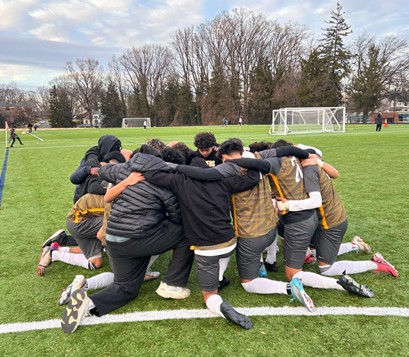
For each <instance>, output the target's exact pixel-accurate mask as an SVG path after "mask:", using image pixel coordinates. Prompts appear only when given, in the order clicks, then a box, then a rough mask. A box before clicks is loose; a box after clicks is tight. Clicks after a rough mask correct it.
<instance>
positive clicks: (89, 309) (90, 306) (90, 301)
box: [88, 298, 95, 311]
mask: <svg viewBox="0 0 409 357" xmlns="http://www.w3.org/2000/svg"><path fill="white" fill-rule="evenodd" d="M88 301H89V303H88V311H91V310H92V309H94V308H95V305H94V303H93V302H92V299H91V298H90V299H89V300H88Z"/></svg>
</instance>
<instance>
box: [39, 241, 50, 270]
mask: <svg viewBox="0 0 409 357" xmlns="http://www.w3.org/2000/svg"><path fill="white" fill-rule="evenodd" d="M51 253H52V250H51V249H50V247H45V248H44V249H43V251H42V253H41V256H40V261H39V262H38V267H37V273H38V275H39V276H43V275H44V272H45V268H47V267H48V266H49V265H50V264H51V263H52V258H51Z"/></svg>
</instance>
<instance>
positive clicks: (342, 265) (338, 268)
mask: <svg viewBox="0 0 409 357" xmlns="http://www.w3.org/2000/svg"><path fill="white" fill-rule="evenodd" d="M376 269H377V265H376V263H374V262H372V261H370V260H363V261H356V262H355V261H348V260H341V261H339V262H335V263H334V264H332V265H331V267H330V268H329V269H327V270H325V271H321V267H320V273H321V274H322V275H326V276H334V275H342V274H343V273H344V272H345V274H357V273H364V272H366V271H369V270H376Z"/></svg>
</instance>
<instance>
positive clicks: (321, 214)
mask: <svg viewBox="0 0 409 357" xmlns="http://www.w3.org/2000/svg"><path fill="white" fill-rule="evenodd" d="M194 145H195V146H196V148H197V150H196V151H193V150H191V149H190V148H189V147H188V146H187V145H186V144H184V143H181V142H176V141H174V142H170V143H168V144H167V145H165V143H163V142H162V141H161V140H160V139H151V140H149V141H148V142H147V143H146V144H144V145H142V146H141V147H139V148H137V149H136V150H135V151H133V152H131V151H130V150H123V149H122V147H121V142H120V140H119V139H118V138H116V137H115V136H113V135H109V134H108V135H104V136H102V137H101V138H100V139H99V141H98V145H97V146H94V147H91V148H90V149H89V150H88V151H87V152H86V153H85V156H84V157H83V159H82V160H81V162H80V165H79V167H78V168H77V170H75V172H74V173H73V174H72V175H71V182H72V183H73V184H75V185H76V189H75V193H74V205H73V207H72V209H71V210H70V212H69V213H68V215H67V218H66V226H67V229H68V232H69V234H67V233H66V231H65V230H64V229H60V230H58V231H57V232H55V233H54V234H53V235H52V236H51V237H49V238H48V239H47V240H46V241H45V242H44V244H43V246H42V254H41V257H40V261H39V264H38V275H40V276H42V275H44V273H45V269H46V268H47V267H48V266H50V264H51V263H52V262H55V261H61V262H65V263H67V264H72V265H77V266H81V267H83V268H85V269H90V270H92V269H97V268H100V267H101V266H102V264H103V254H104V252H106V253H107V255H108V258H109V263H110V266H111V268H112V273H110V272H105V273H102V274H99V275H95V276H93V277H90V278H87V279H86V278H85V277H84V276H83V275H77V276H76V277H75V279H74V280H73V282H72V283H71V284H70V285H69V286H68V287H67V288H66V289H65V290H64V291H63V292H62V294H61V296H60V297H59V300H58V303H59V304H60V305H64V304H68V306H67V308H66V310H65V311H64V313H63V315H62V318H61V327H62V329H63V330H64V332H67V333H72V332H74V331H75V330H76V329H77V327H78V326H79V324H80V323H81V321H82V320H83V318H84V317H85V316H89V315H95V316H102V315H105V314H108V313H109V312H111V311H113V310H115V309H117V308H119V307H121V306H124V305H125V304H127V303H128V302H130V301H132V300H133V299H134V298H135V297H136V296H137V295H138V292H139V290H140V288H141V285H142V283H143V282H144V281H148V280H153V279H156V278H158V277H159V276H160V273H159V272H154V271H151V265H152V264H153V263H154V261H155V259H156V258H157V257H158V256H159V255H160V254H162V253H165V252H167V251H172V256H171V258H170V261H169V265H168V269H167V272H166V275H165V277H164V278H163V280H162V281H161V283H160V285H159V287H158V289H157V290H156V293H157V294H158V295H160V296H161V297H163V298H168V299H185V298H187V297H188V296H189V295H190V290H189V289H188V288H187V287H186V286H187V283H188V279H189V275H190V271H191V267H192V263H193V260H195V261H196V266H197V274H198V280H199V284H200V288H201V291H202V295H203V299H204V303H205V304H206V306H207V308H208V309H209V310H210V311H211V312H213V313H214V314H216V315H219V316H221V317H224V318H225V319H226V320H228V321H230V322H231V323H233V324H237V325H239V326H241V327H242V328H244V329H250V328H252V326H253V324H252V321H251V320H250V319H249V318H248V317H247V316H245V315H244V314H242V313H240V312H238V311H237V310H235V309H234V308H233V307H232V306H231V305H230V304H229V303H228V302H227V301H225V300H223V298H222V297H221V296H220V295H219V291H220V289H222V288H224V287H225V286H227V285H228V284H229V283H230V280H229V278H228V277H226V276H225V275H224V273H225V271H226V269H227V266H228V263H229V260H230V257H231V255H232V254H233V253H234V252H235V254H236V262H237V268H238V274H239V277H240V282H241V285H242V287H243V289H244V290H245V291H246V292H248V293H255V294H283V295H289V296H290V297H291V299H293V300H298V301H299V302H300V303H301V304H302V305H303V306H305V308H306V309H308V311H310V312H314V311H315V310H316V308H315V305H314V302H313V301H312V299H311V298H310V297H309V296H308V294H307V293H306V291H305V290H304V286H308V287H312V288H322V289H335V290H341V291H344V292H349V293H352V294H356V295H359V296H362V297H367V298H371V297H374V292H373V291H372V290H371V289H370V288H368V287H367V286H366V285H362V284H359V283H357V282H356V281H355V280H354V279H352V278H351V277H350V274H356V273H362V272H366V271H370V270H372V271H376V272H383V273H386V274H390V275H392V276H394V277H397V276H398V273H397V271H396V269H395V268H394V266H393V265H391V264H390V263H388V262H387V261H386V260H385V259H384V258H383V257H382V255H381V254H379V253H376V254H375V255H373V256H372V259H371V260H365V261H342V260H340V261H337V256H338V255H342V254H345V253H347V252H351V251H363V252H365V253H369V252H370V251H371V248H370V246H369V245H368V244H367V243H365V242H364V241H363V240H362V239H361V238H360V237H359V236H355V237H354V238H353V239H352V241H351V242H349V243H342V241H343V238H344V235H345V233H346V230H347V226H348V221H347V214H346V212H345V208H344V206H343V203H342V201H341V199H340V197H339V196H338V194H337V192H336V190H335V188H334V185H333V182H332V180H333V179H335V178H336V177H338V176H339V174H338V171H337V170H336V168H335V167H333V166H332V165H330V164H329V163H327V162H325V161H323V157H322V156H323V154H322V152H321V151H320V150H319V149H318V148H313V147H309V146H306V145H302V144H298V145H293V144H291V143H288V142H286V141H284V140H277V141H276V142H274V143H271V142H255V143H253V144H251V145H250V146H249V147H248V148H244V147H243V143H242V141H241V140H240V139H238V138H233V139H229V140H226V141H225V142H223V143H221V144H220V145H219V144H218V143H217V141H216V138H215V136H214V135H213V134H212V133H209V132H202V133H198V134H197V135H196V136H195V138H194ZM276 237H279V238H280V239H282V245H283V257H284V272H285V275H286V278H287V280H288V282H284V281H277V280H272V279H269V278H267V272H268V271H270V272H276V271H278V267H277V263H276V253H277V250H278V247H277V239H276ZM312 261H316V262H317V265H318V269H319V274H318V273H313V272H305V271H303V270H302V268H303V265H304V264H307V263H310V262H312ZM332 276H337V278H332ZM93 289H98V291H97V292H96V293H94V294H92V295H90V296H88V295H87V291H88V290H93Z"/></svg>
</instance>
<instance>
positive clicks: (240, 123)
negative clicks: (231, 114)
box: [239, 117, 243, 126]
mask: <svg viewBox="0 0 409 357" xmlns="http://www.w3.org/2000/svg"><path fill="white" fill-rule="evenodd" d="M239 125H240V126H242V125H243V118H242V117H240V118H239Z"/></svg>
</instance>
